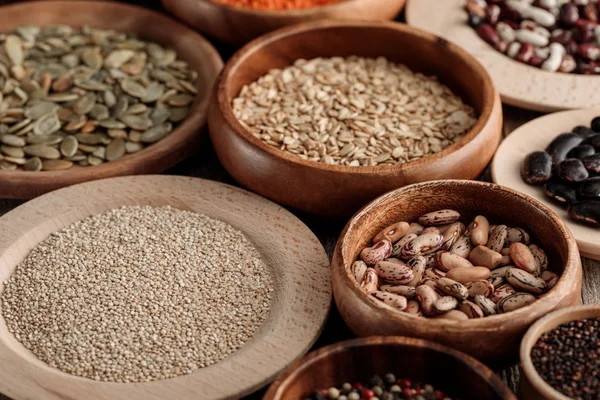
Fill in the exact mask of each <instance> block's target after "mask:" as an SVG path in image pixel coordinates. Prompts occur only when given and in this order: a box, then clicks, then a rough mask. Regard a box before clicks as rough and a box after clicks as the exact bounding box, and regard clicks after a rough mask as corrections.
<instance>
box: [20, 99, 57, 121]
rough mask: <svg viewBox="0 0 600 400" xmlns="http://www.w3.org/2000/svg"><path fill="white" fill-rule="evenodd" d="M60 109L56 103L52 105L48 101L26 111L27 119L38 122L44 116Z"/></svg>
mask: <svg viewBox="0 0 600 400" xmlns="http://www.w3.org/2000/svg"><path fill="white" fill-rule="evenodd" d="M58 109H59V106H58V105H57V104H56V103H51V102H48V101H41V102H39V103H36V104H33V105H32V106H30V107H27V108H26V109H25V113H24V115H25V117H26V118H29V119H32V120H36V119H38V118H40V117H41V116H42V115H46V114H50V113H53V112H56V111H57V110H58Z"/></svg>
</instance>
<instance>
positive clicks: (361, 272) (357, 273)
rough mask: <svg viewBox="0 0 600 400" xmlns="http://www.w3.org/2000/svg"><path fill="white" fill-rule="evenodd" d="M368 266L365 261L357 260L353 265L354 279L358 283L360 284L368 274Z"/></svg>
mask: <svg viewBox="0 0 600 400" xmlns="http://www.w3.org/2000/svg"><path fill="white" fill-rule="evenodd" d="M367 268H368V267H367V264H366V263H365V262H364V261H361V260H357V261H355V262H354V264H352V273H353V274H354V279H356V282H358V283H359V284H360V282H362V281H363V278H364V277H365V274H366V273H367Z"/></svg>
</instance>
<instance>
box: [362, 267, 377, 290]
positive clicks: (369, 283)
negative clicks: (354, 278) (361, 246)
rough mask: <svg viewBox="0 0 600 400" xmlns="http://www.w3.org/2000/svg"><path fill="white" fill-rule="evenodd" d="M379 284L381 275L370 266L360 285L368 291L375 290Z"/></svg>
mask: <svg viewBox="0 0 600 400" xmlns="http://www.w3.org/2000/svg"><path fill="white" fill-rule="evenodd" d="M378 286H379V276H378V275H377V272H376V271H375V270H374V269H373V268H369V269H368V270H367V272H366V273H365V276H364V278H363V280H362V282H361V283H360V287H361V288H362V289H363V290H364V291H365V292H367V293H371V292H374V291H375V290H377V287H378Z"/></svg>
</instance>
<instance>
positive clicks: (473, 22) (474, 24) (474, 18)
mask: <svg viewBox="0 0 600 400" xmlns="http://www.w3.org/2000/svg"><path fill="white" fill-rule="evenodd" d="M483 20H484V19H483V17H481V16H479V15H477V14H475V13H469V26H470V27H471V28H474V29H477V28H479V25H481V24H482V23H483Z"/></svg>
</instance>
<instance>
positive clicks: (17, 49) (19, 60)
mask: <svg viewBox="0 0 600 400" xmlns="http://www.w3.org/2000/svg"><path fill="white" fill-rule="evenodd" d="M4 50H5V51H6V55H7V56H8V58H9V59H10V62H11V63H12V64H13V65H21V64H23V59H24V55H23V44H22V43H21V39H19V38H18V37H17V36H15V35H8V36H7V37H6V39H5V40H4Z"/></svg>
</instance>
